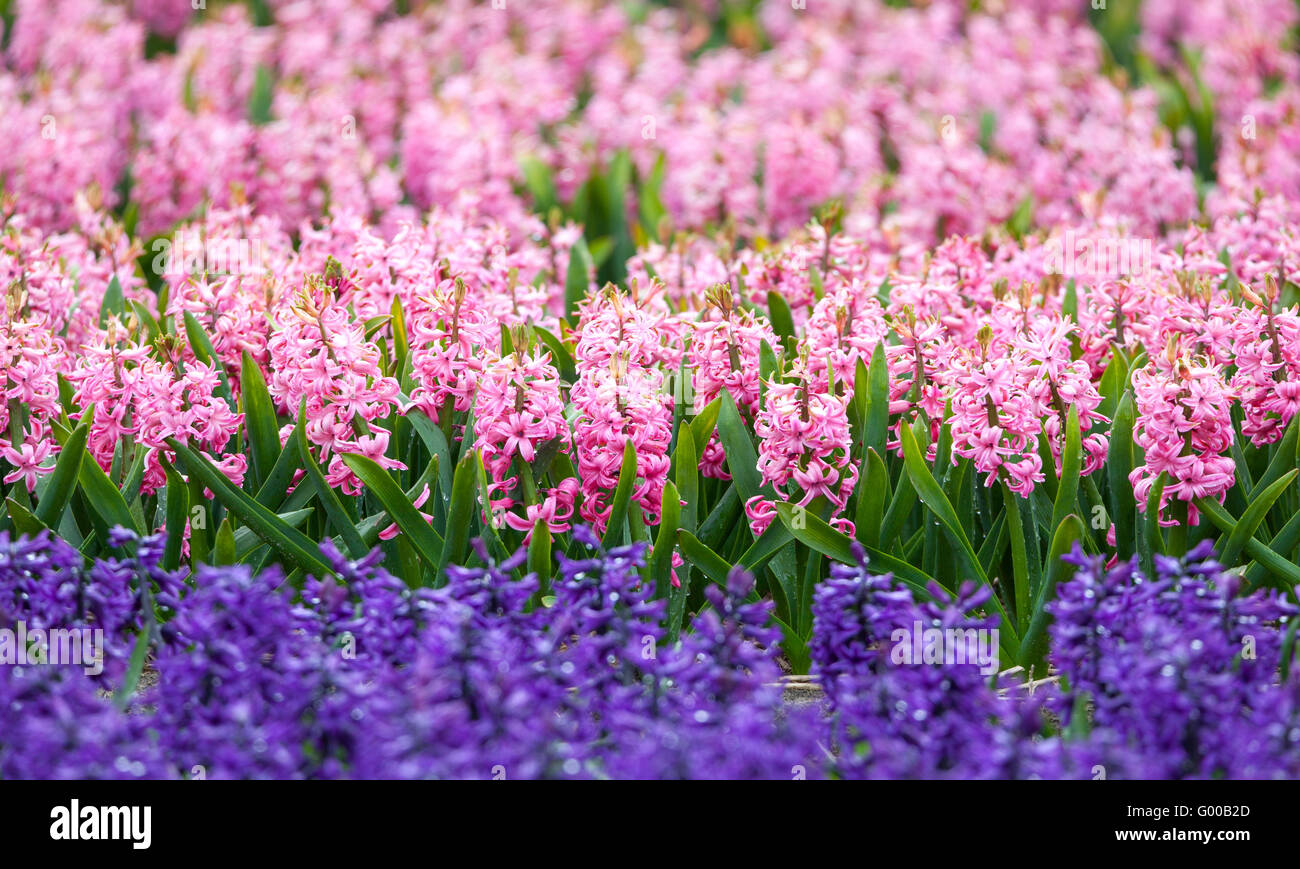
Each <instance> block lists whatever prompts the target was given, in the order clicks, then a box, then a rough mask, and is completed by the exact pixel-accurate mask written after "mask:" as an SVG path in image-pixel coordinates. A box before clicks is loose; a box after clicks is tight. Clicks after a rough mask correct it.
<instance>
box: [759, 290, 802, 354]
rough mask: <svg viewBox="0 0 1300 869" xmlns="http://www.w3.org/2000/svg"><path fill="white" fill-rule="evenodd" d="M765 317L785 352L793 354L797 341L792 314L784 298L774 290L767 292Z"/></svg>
mask: <svg viewBox="0 0 1300 869" xmlns="http://www.w3.org/2000/svg"><path fill="white" fill-rule="evenodd" d="M767 315H768V319H769V320H771V321H772V331H773V332H775V333H776V336H777V337H778V338H780V339H781V346H782V347H784V348H785V352H786V353H787V354H791V353H794V349H795V343H796V341H797V340H798V339H797V337H796V334H795V329H794V314H793V312H791V310H790V303H789V302H787V301H786V300H785V296H783V295H781V294H780V293H778V292H776V291H775V290H769V291H768V293H767Z"/></svg>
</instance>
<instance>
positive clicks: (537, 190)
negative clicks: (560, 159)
mask: <svg viewBox="0 0 1300 869" xmlns="http://www.w3.org/2000/svg"><path fill="white" fill-rule="evenodd" d="M519 168H520V171H521V172H523V176H524V186H525V187H527V188H528V192H529V194H530V195H531V196H532V197H533V209H534V210H535V211H537V212H538V213H539V214H546V213H547V212H549V211H550V210H551V208H552V207H554V206H555V205H556V204H557V200H556V196H555V182H554V181H553V180H552V179H551V167H550V166H548V165H546V164H545V163H543V162H542V161H541V160H539V159H537V158H536V157H534V156H532V155H531V154H528V155H525V156H524V157H523V159H522V160H520V161H519Z"/></svg>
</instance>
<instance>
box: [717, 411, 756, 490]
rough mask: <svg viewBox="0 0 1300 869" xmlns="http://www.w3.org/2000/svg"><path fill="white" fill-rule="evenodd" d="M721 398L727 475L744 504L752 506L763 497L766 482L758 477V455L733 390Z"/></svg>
mask: <svg viewBox="0 0 1300 869" xmlns="http://www.w3.org/2000/svg"><path fill="white" fill-rule="evenodd" d="M718 398H719V399H721V400H722V404H721V406H720V408H719V411H718V437H719V438H720V439H721V440H722V447H723V449H724V450H726V453H727V471H728V472H730V474H731V479H732V481H733V483H734V485H735V486H736V488H737V494H738V495H739V496H740V500H741V503H748V502H749V499H750V498H753V497H754V496H755V495H758V494H762V492H761V491H760V489H761V487H762V482H763V478H762V477H761V476H760V475H759V473H758V452H757V451H756V450H755V449H754V442H753V440H751V439H750V436H749V430H748V429H747V428H746V427H745V423H744V422H743V421H742V420H741V418H740V411H738V410H737V409H736V402H735V401H734V400H732V398H731V392H730V390H726V389H724V390H722V393H721V394H720V395H719V396H718Z"/></svg>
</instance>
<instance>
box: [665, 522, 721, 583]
mask: <svg viewBox="0 0 1300 869" xmlns="http://www.w3.org/2000/svg"><path fill="white" fill-rule="evenodd" d="M677 543H678V545H679V546H680V547H681V551H682V557H683V558H685V559H686V560H687V561H689V562H690V563H691V564H693V565H694V566H695V567H697V568H699V570H700V572H701V573H703V574H704V575H705V576H707V577H708V578H709V579H711V580H713V581H714V582H716V583H717V584H718V585H720V586H722V587H724V588H725V587H726V585H727V574H728V573H729V572H730V571H731V565H730V564H728V563H727V560H726V559H725V558H723V557H722V556H721V555H719V554H718V553H716V552H714V551H713V550H712V549H710V548H709V547H707V546H705V545H704V544H703V543H701V542H700V541H699V539H698V538H697V537H696V536H695V535H694V534H692V533H691V532H689V531H682V530H679V531H678V532H677Z"/></svg>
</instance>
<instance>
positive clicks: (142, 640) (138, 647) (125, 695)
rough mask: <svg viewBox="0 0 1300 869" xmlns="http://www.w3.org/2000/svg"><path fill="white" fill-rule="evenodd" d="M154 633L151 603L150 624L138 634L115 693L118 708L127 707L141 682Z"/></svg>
mask: <svg viewBox="0 0 1300 869" xmlns="http://www.w3.org/2000/svg"><path fill="white" fill-rule="evenodd" d="M152 635H153V605H152V604H150V605H149V613H148V624H146V625H145V627H144V628H143V629H142V630H141V631H140V633H139V634H137V635H136V638H135V646H134V648H132V649H131V659H130V661H129V662H128V663H127V665H126V674H125V675H124V676H123V677H122V684H121V685H120V686H118V689H117V692H116V693H115V694H114V695H113V702H114V703H115V704H116V705H117V708H118V709H125V708H126V707H127V706H128V705H129V704H130V702H131V697H132V696H134V694H135V689H136V686H137V685H139V684H140V675H141V674H142V673H143V672H144V663H145V659H146V658H147V657H148V655H149V647H150V645H151V642H150V637H152Z"/></svg>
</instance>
